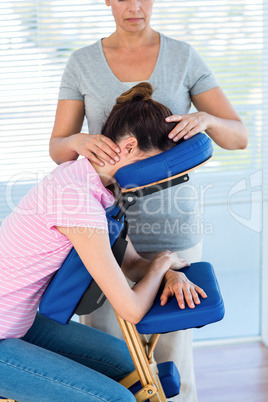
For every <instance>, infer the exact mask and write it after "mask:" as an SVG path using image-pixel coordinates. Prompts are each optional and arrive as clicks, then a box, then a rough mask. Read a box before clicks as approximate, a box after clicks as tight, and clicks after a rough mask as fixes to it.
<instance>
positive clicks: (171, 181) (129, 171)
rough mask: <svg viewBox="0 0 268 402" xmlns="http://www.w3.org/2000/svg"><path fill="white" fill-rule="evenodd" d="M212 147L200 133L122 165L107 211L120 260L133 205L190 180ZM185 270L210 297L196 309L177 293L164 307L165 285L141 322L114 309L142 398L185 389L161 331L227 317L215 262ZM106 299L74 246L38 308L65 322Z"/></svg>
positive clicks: (131, 382) (130, 380)
mask: <svg viewBox="0 0 268 402" xmlns="http://www.w3.org/2000/svg"><path fill="white" fill-rule="evenodd" d="M212 152H213V147H212V142H211V140H210V138H209V137H208V136H207V135H205V134H203V133H199V134H198V135H196V136H194V137H192V138H190V139H189V140H187V141H180V142H179V144H178V145H176V146H175V147H174V148H172V149H170V150H168V151H165V152H163V153H161V154H158V155H156V156H153V157H151V158H148V159H146V160H142V161H139V162H136V163H133V164H131V165H128V166H125V167H123V168H121V169H119V171H118V172H117V174H116V176H115V179H116V181H117V183H118V184H119V186H120V190H121V192H120V194H121V196H120V197H119V200H118V202H117V203H116V204H115V205H114V206H112V207H110V208H108V209H107V211H106V216H107V222H108V227H109V237H110V244H111V247H112V250H113V253H114V256H115V258H116V260H117V262H118V264H119V265H121V263H122V260H123V258H124V253H125V250H126V247H127V240H126V236H127V231H128V230H127V226H128V223H127V216H126V215H127V210H128V208H129V207H130V206H131V205H133V204H134V203H135V202H136V200H137V198H138V197H146V196H148V195H150V194H152V193H154V192H156V191H161V190H162V189H164V188H167V187H170V186H174V185H179V184H180V183H185V182H187V181H188V180H189V175H188V173H189V172H190V171H192V170H193V169H196V168H197V167H199V166H200V165H202V164H204V163H205V162H206V161H207V160H208V159H209V158H210V157H211V156H212ZM182 272H184V273H185V274H186V276H187V277H188V278H189V279H190V280H191V281H192V282H194V283H195V284H197V285H198V286H200V287H201V288H203V289H204V290H205V292H206V293H207V296H208V297H207V298H206V299H202V300H201V304H200V305H196V307H195V308H194V309H190V308H189V307H188V306H186V308H185V309H184V310H181V309H180V308H179V306H178V303H177V300H176V298H175V297H172V298H170V300H169V301H168V303H167V304H166V305H165V306H161V305H160V295H161V289H160V290H159V293H158V295H157V297H156V299H155V301H154V304H153V306H152V308H151V309H150V311H149V312H148V313H147V314H146V315H145V317H144V318H143V319H142V320H141V321H140V322H139V323H138V324H137V325H133V324H130V323H129V322H127V321H125V320H122V318H121V317H119V316H118V315H117V314H116V313H115V314H116V316H117V319H118V322H119V325H120V327H121V330H122V333H123V335H124V338H125V341H126V343H127V346H128V348H129V351H130V354H131V356H132V359H133V363H134V365H135V368H136V370H135V371H134V372H133V373H131V374H130V375H128V376H127V377H126V378H124V379H123V380H122V381H121V384H122V385H124V386H126V387H127V388H129V389H130V390H131V391H132V392H133V393H134V395H135V398H136V400H137V401H141V402H142V401H147V400H149V401H152V402H154V401H166V400H167V399H166V398H170V397H172V396H175V395H177V394H178V393H179V391H180V375H179V372H178V369H177V367H176V366H175V364H174V363H173V362H165V363H161V364H158V365H157V364H156V362H155V360H154V349H155V347H156V344H157V341H158V339H159V336H160V334H162V333H167V332H172V331H179V330H185V329H188V328H198V327H202V326H204V325H207V324H210V323H213V322H216V321H219V320H221V319H222V318H223V316H224V304H223V299H222V296H221V293H220V289H219V285H218V282H217V279H216V276H215V273H214V270H213V267H212V266H211V264H210V263H208V262H199V263H194V264H191V266H190V267H187V268H184V269H182ZM104 301H105V296H104V294H103V293H102V291H101V289H100V288H99V287H98V286H97V284H96V283H95V282H94V280H93V278H92V277H91V275H90V274H89V272H88V271H87V269H86V268H85V266H84V265H83V263H82V261H81V259H80V258H79V256H78V254H77V252H76V250H75V249H74V248H73V249H72V250H71V252H70V253H69V255H68V256H67V258H66V260H65V261H64V263H63V265H62V266H61V268H60V269H59V270H58V271H57V272H56V274H55V275H54V277H53V278H52V280H51V282H50V284H49V286H48V287H47V290H46V291H45V293H44V295H43V297H42V300H41V303H40V306H39V311H40V313H41V314H43V315H45V316H46V317H48V318H50V319H52V320H55V321H57V322H59V323H61V324H63V325H66V324H68V321H69V320H70V319H71V317H72V316H73V315H74V314H78V315H84V314H90V313H91V312H92V311H94V310H96V309H97V308H99V307H101V305H102V304H103V303H104ZM146 334H150V336H147V335H146ZM144 335H146V336H144Z"/></svg>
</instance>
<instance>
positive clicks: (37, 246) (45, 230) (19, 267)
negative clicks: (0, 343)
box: [0, 158, 114, 339]
mask: <svg viewBox="0 0 268 402" xmlns="http://www.w3.org/2000/svg"><path fill="white" fill-rule="evenodd" d="M113 202H114V198H113V195H112V194H111V193H110V191H108V190H107V189H106V188H105V187H104V186H103V185H102V182H101V180H100V177H99V175H98V174H97V173H96V171H95V170H94V168H93V167H92V165H91V164H90V163H89V161H88V160H87V159H86V158H84V159H80V160H78V161H72V162H67V163H63V164H62V165H60V166H58V167H57V168H56V169H55V170H54V171H53V172H52V173H50V174H49V175H48V176H46V177H45V179H44V180H42V181H41V182H40V183H39V184H38V185H37V186H35V187H34V188H32V189H31V190H30V192H29V193H28V194H27V195H26V196H25V197H24V198H23V199H22V200H21V201H20V203H19V204H18V206H17V207H16V208H15V210H14V211H13V212H12V213H11V215H9V216H8V217H7V218H6V219H5V220H4V221H3V223H2V225H1V226H0V339H4V338H19V337H22V336H23V335H24V334H25V333H26V332H27V330H28V329H29V328H30V327H31V325H32V323H33V321H34V318H35V315H36V311H37V308H38V305H39V301H40V298H41V296H42V294H43V292H44V290H45V289H46V286H47V284H48V281H49V279H50V278H51V276H52V274H53V273H54V272H55V271H56V270H57V269H58V268H59V267H60V266H61V264H62V262H63V261H64V259H65V258H66V256H67V255H68V253H69V251H70V250H71V248H72V244H71V242H70V241H69V239H68V238H67V237H66V236H64V235H62V234H61V233H60V232H59V231H58V230H57V229H56V228H55V226H63V227H71V226H72V227H94V228H100V229H104V230H107V222H106V217H105V211H104V209H105V208H107V207H108V206H110V205H112V204H113ZM81 230H83V229H81Z"/></svg>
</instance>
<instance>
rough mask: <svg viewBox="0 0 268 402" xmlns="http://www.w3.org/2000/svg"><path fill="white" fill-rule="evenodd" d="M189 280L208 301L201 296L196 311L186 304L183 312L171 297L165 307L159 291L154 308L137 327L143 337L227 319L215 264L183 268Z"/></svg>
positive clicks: (198, 264) (196, 264)
mask: <svg viewBox="0 0 268 402" xmlns="http://www.w3.org/2000/svg"><path fill="white" fill-rule="evenodd" d="M181 272H184V273H185V275H186V276H187V278H188V279H189V280H190V281H191V282H193V283H195V284H196V285H198V286H200V287H201V288H202V289H204V291H205V292H206V294H207V296H208V297H207V298H206V299H203V298H202V297H200V300H201V303H200V304H199V305H196V306H195V308H194V309H191V308H189V307H188V306H187V305H186V307H185V309H180V307H179V306H178V302H177V299H176V298H175V297H171V298H170V299H169V301H168V303H167V304H166V305H165V306H161V305H160V296H161V293H162V290H163V288H162V289H160V290H159V292H158V294H157V296H156V299H155V301H154V304H153V306H152V307H151V309H150V310H149V311H148V313H147V314H146V315H145V316H144V317H143V319H142V320H141V321H140V322H139V323H138V324H137V325H136V328H137V330H138V332H139V333H141V334H155V333H159V334H160V333H165V332H172V331H178V330H182V329H188V328H197V327H202V326H204V325H207V324H210V323H213V322H216V321H220V320H221V319H222V318H223V317H224V312H225V310H224V303H223V299H222V296H221V293H220V289H219V285H218V282H217V279H216V276H215V273H214V269H213V267H212V265H211V264H210V263H208V262H198V263H193V264H191V265H190V267H187V268H183V269H182V270H181Z"/></svg>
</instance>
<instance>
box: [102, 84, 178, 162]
mask: <svg viewBox="0 0 268 402" xmlns="http://www.w3.org/2000/svg"><path fill="white" fill-rule="evenodd" d="M152 94H153V88H152V86H151V84H149V83H147V82H141V83H140V84H138V85H135V86H134V87H133V88H131V89H129V90H128V91H126V92H124V93H123V94H122V95H120V96H119V97H118V98H117V99H116V104H115V106H114V107H113V109H112V111H111V113H110V115H109V116H108V118H107V120H106V122H105V123H104V125H103V128H102V134H103V135H105V136H107V137H109V138H111V139H112V140H113V141H114V142H115V143H117V144H118V145H119V146H120V147H121V154H120V157H121V158H122V157H126V158H127V157H128V160H127V159H126V160H125V162H126V163H124V164H127V163H132V162H135V161H137V160H140V159H145V158H147V157H150V156H153V155H155V154H157V153H160V152H162V151H166V150H167V149H170V148H172V147H173V146H175V145H176V144H175V143H174V141H172V140H170V139H169V138H168V134H169V132H170V131H171V130H172V129H173V128H174V127H175V125H176V124H177V123H167V122H166V121H165V118H166V117H167V116H170V115H171V114H172V113H171V111H170V110H169V109H168V108H167V107H166V106H164V105H162V104H161V103H159V102H156V101H155V100H153V99H152ZM131 152H132V155H130V154H131ZM127 154H129V155H127ZM122 162H123V161H122Z"/></svg>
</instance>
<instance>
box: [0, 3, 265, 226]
mask: <svg viewBox="0 0 268 402" xmlns="http://www.w3.org/2000/svg"><path fill="white" fill-rule="evenodd" d="M267 1H268V0H264V1H262V0H254V2H252V1H251V0H213V1H211V0H195V1H191V0H187V1H179V2H178V1H175V0H174V1H166V0H164V1H160V0H159V1H156V2H155V5H154V12H153V17H152V26H153V28H154V29H156V30H159V31H162V32H163V33H164V34H166V35H169V36H172V37H173V38H175V39H180V40H184V41H187V42H189V43H191V44H192V45H193V46H194V47H195V48H196V49H197V50H198V51H199V52H200V54H201V55H202V56H203V57H204V58H205V60H206V61H207V62H208V64H209V65H210V66H211V68H212V69H213V71H214V73H215V75H216V77H217V79H218V81H219V83H220V85H221V87H222V88H223V90H224V91H225V93H226V94H227V96H228V97H229V99H230V100H231V102H232V104H233V105H234V107H235V108H236V110H237V111H238V113H239V114H240V116H241V117H242V118H243V120H244V122H245V123H246V125H247V129H248V132H249V135H250V142H249V146H248V148H247V150H244V151H232V152H229V151H225V150H222V149H220V148H218V147H217V146H215V154H214V158H213V160H212V161H211V162H210V164H208V165H207V166H206V167H203V168H202V170H201V169H200V172H198V174H197V176H199V177H201V178H202V182H203V183H206V181H207V183H212V185H215V186H216V185H217V186H218V187H217V191H215V192H214V193H213V196H212V198H211V200H212V201H213V202H222V200H223V198H224V197H226V191H228V189H229V188H230V186H231V185H232V183H234V182H235V180H239V179H240V178H241V177H242V176H243V175H244V176H248V175H249V174H251V172H254V171H256V170H260V169H262V167H263V156H262V155H263V154H264V148H265V149H267V143H265V141H266V140H265V138H264V122H265V119H266V114H267V112H266V114H265V112H264V106H263V105H264V103H263V99H264V92H265V88H266V86H267V80H263V77H264V75H263V71H266V67H267V56H266V54H267V52H266V54H264V47H265V46H267V44H266V41H267V35H265V34H264V16H265V15H266V14H265V13H264V7H265V4H266V3H267ZM266 17H267V15H266ZM113 29H114V21H113V17H112V15H111V10H110V8H108V7H106V5H105V2H104V0H98V1H95V0H94V1H92V0H77V1H76V2H75V3H74V2H73V1H72V0H27V1H26V0H9V1H3V0H2V1H1V3H0V88H1V91H0V114H1V116H0V117H1V119H0V147H1V158H0V191H1V193H0V220H1V219H3V217H4V216H5V215H6V214H7V213H9V212H10V210H11V209H12V207H13V206H14V204H15V203H16V200H18V199H19V198H20V197H21V196H22V194H24V193H25V192H26V191H27V190H28V188H29V187H30V186H31V185H32V183H33V182H34V181H36V180H38V179H40V178H41V177H42V176H43V175H44V174H45V173H47V172H48V171H50V170H51V169H52V168H53V167H55V164H54V162H52V161H51V159H50V157H49V154H48V143H49V137H50V134H51V130H52V127H53V121H54V115H55V109H56V103H57V94H58V87H59V83H60V79H61V75H62V72H63V69H64V66H65V64H66V61H67V59H68V57H69V55H70V54H71V52H72V51H74V50H76V49H78V48H80V47H83V46H86V45H88V44H91V43H93V42H95V41H96V40H98V39H99V38H101V37H105V36H107V35H109V34H110V33H111V32H112V31H113ZM266 78H267V76H266ZM14 184H15V185H14ZM241 197H242V198H243V194H242V195H241Z"/></svg>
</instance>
